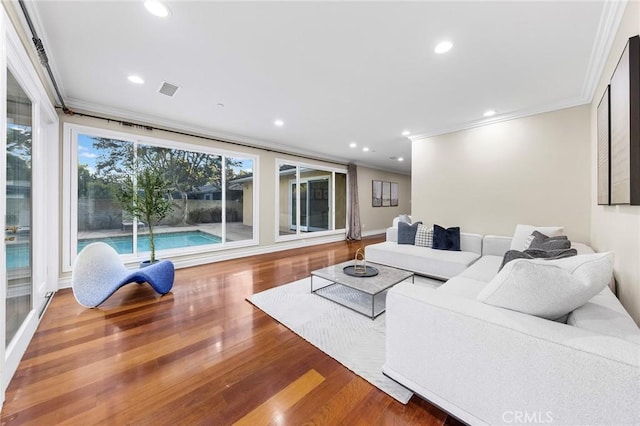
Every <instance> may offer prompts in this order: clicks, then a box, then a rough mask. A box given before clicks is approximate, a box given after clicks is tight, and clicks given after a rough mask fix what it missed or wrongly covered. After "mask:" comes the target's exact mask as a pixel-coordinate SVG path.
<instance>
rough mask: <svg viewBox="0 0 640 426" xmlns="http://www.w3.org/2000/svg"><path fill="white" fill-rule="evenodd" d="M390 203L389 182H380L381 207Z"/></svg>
mask: <svg viewBox="0 0 640 426" xmlns="http://www.w3.org/2000/svg"><path fill="white" fill-rule="evenodd" d="M390 205H391V182H382V207H389V206H390Z"/></svg>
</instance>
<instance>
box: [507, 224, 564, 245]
mask: <svg viewBox="0 0 640 426" xmlns="http://www.w3.org/2000/svg"><path fill="white" fill-rule="evenodd" d="M533 231H538V232H542V233H543V234H544V235H546V236H547V237H557V236H559V235H563V232H564V227H562V226H533V225H516V230H515V232H514V233H513V239H512V240H511V250H518V251H524V250H526V249H528V248H529V244H531V240H529V237H530V236H531V234H532V233H533ZM527 241H528V242H527Z"/></svg>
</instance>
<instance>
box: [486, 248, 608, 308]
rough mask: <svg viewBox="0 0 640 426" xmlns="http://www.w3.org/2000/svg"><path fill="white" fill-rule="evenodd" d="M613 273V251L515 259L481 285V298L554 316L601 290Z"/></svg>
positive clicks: (500, 305)
mask: <svg viewBox="0 0 640 426" xmlns="http://www.w3.org/2000/svg"><path fill="white" fill-rule="evenodd" d="M612 273H613V253H611V252H607V253H595V254H583V255H578V256H572V257H567V258H564V259H557V260H545V259H516V260H513V261H511V262H509V263H507V264H506V265H505V267H504V268H502V270H501V271H500V272H499V273H498V274H497V275H496V276H495V277H494V278H493V279H492V280H491V281H490V282H489V283H488V284H487V285H486V286H485V287H484V288H483V289H482V291H481V292H480V293H479V294H478V300H479V301H481V302H484V303H486V304H489V305H494V306H499V307H501V308H506V309H511V310H513V311H518V312H523V313H525V314H529V315H535V316H538V317H542V318H546V319H551V320H555V319H558V318H560V317H562V316H563V315H566V314H568V313H570V312H571V311H573V310H574V309H576V308H578V307H580V306H582V305H584V304H585V303H587V302H588V301H589V300H590V299H591V298H592V297H593V296H595V295H596V294H598V293H600V292H601V291H602V290H603V289H604V288H605V287H606V286H607V285H608V284H609V280H610V279H611V274H612Z"/></svg>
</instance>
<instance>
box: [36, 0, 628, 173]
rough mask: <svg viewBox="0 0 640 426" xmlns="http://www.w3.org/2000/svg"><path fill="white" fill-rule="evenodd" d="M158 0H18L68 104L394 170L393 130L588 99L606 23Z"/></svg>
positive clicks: (534, 9)
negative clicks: (150, 3)
mask: <svg viewBox="0 0 640 426" xmlns="http://www.w3.org/2000/svg"><path fill="white" fill-rule="evenodd" d="M166 4H167V5H168V6H169V8H170V10H171V13H172V14H171V16H170V17H169V18H165V19H162V18H157V17H155V16H153V15H151V14H149V13H148V12H147V11H146V9H145V8H144V6H143V2H142V1H108V2H95V1H38V2H30V3H29V4H28V6H29V9H30V10H31V13H32V14H33V16H32V18H33V19H34V21H35V22H36V25H37V29H38V31H39V36H40V37H41V38H42V39H43V42H44V44H45V48H46V49H47V54H48V56H49V60H50V64H51V66H52V67H53V70H54V75H55V76H56V79H57V82H58V84H59V86H60V87H61V90H62V94H63V96H64V99H65V102H66V103H67V105H68V106H70V107H71V108H72V109H73V108H77V109H80V108H81V109H88V110H91V111H95V112H98V113H110V114H116V115H118V116H120V117H123V118H127V119H132V120H140V121H145V122H151V123H154V124H159V125H169V126H171V127H174V128H179V129H187V130H191V131H194V132H201V133H207V134H210V135H217V136H219V137H226V138H231V139H233V140H236V141H242V142H249V143H252V144H259V145H264V146H269V147H276V148H280V149H284V150H287V151H294V152H305V153H308V154H310V155H313V156H322V157H323V158H325V157H326V158H331V159H336V160H340V161H345V162H347V161H355V162H356V163H358V164H363V165H369V166H373V167H376V168H382V169H387V170H395V171H398V172H402V173H409V172H410V167H411V164H410V163H411V161H410V156H411V142H410V140H409V139H407V138H406V137H403V136H401V132H402V131H403V130H410V131H411V133H412V135H433V134H439V133H443V132H448V131H453V130H459V129H462V128H468V127H470V126H473V125H478V124H480V123H482V122H487V121H488V119H486V118H484V117H483V116H482V114H483V112H484V111H485V110H487V109H494V110H496V111H497V112H498V114H497V115H496V116H495V117H493V118H492V119H491V120H501V119H505V118H510V117H515V116H522V115H528V114H531V113H536V112H542V111H548V110H554V109H558V108H562V107H566V106H572V105H579V104H584V103H586V102H590V100H591V97H592V95H593V90H594V87H593V86H594V84H595V81H596V79H597V77H598V76H599V73H600V71H601V67H602V60H603V59H604V56H606V55H605V54H603V52H604V53H606V52H607V50H606V49H608V46H607V43H609V45H610V39H611V34H612V33H613V31H615V28H614V27H615V26H617V21H616V20H615V19H613V18H612V17H611V15H612V13H613V12H612V11H611V10H612V6H611V2H604V1H585V2H582V1H566V2H558V1H553V2H551V1H544V2H542V1H532V2H513V1H511V2H497V1H492V2H479V1H472V2H450V1H448V2H444V1H443V2H339V1H337V2H242V1H240V2H237V1H236V2H204V1H194V2H192V1H188V2H187V1H170V2H167V3H166ZM617 8H618V9H620V7H619V6H617ZM444 39H449V40H451V41H452V42H453V43H454V47H453V49H452V50H451V51H450V52H448V53H446V54H444V55H437V54H435V53H434V51H433V50H434V47H435V45H436V44H437V43H438V42H439V41H441V40H444ZM129 74H137V75H139V76H141V77H142V78H144V80H145V82H146V83H145V84H144V85H134V84H132V83H130V82H129V81H127V76H128V75H129ZM163 81H168V82H171V83H174V84H177V85H179V86H180V87H181V88H180V90H179V91H178V93H177V94H176V96H175V97H173V98H169V97H167V96H164V95H161V94H159V93H158V89H159V88H160V86H161V84H162V82H163ZM218 103H222V104H224V108H222V107H219V106H218V105H217V104H218ZM276 119H282V120H283V121H284V122H285V124H284V126H282V127H276V126H274V124H273V123H274V120H276ZM352 141H355V142H356V143H357V144H358V148H357V149H351V148H349V146H348V145H349V143H350V142H352ZM363 146H368V147H370V148H371V150H372V151H371V152H368V153H364V152H362V151H361V149H360V148H361V147H363ZM390 157H404V158H405V159H406V161H404V162H402V163H400V162H398V161H395V160H391V159H390Z"/></svg>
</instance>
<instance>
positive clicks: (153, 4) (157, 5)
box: [144, 0, 169, 18]
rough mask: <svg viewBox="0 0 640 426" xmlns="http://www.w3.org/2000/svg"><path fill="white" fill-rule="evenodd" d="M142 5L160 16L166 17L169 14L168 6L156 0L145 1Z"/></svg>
mask: <svg viewBox="0 0 640 426" xmlns="http://www.w3.org/2000/svg"><path fill="white" fill-rule="evenodd" d="M144 7H146V8H147V10H148V11H149V13H151V14H152V15H155V16H158V17H160V18H166V17H167V16H169V8H168V7H167V6H165V5H164V4H162V3H161V2H159V1H157V0H147V1H145V2H144Z"/></svg>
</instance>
